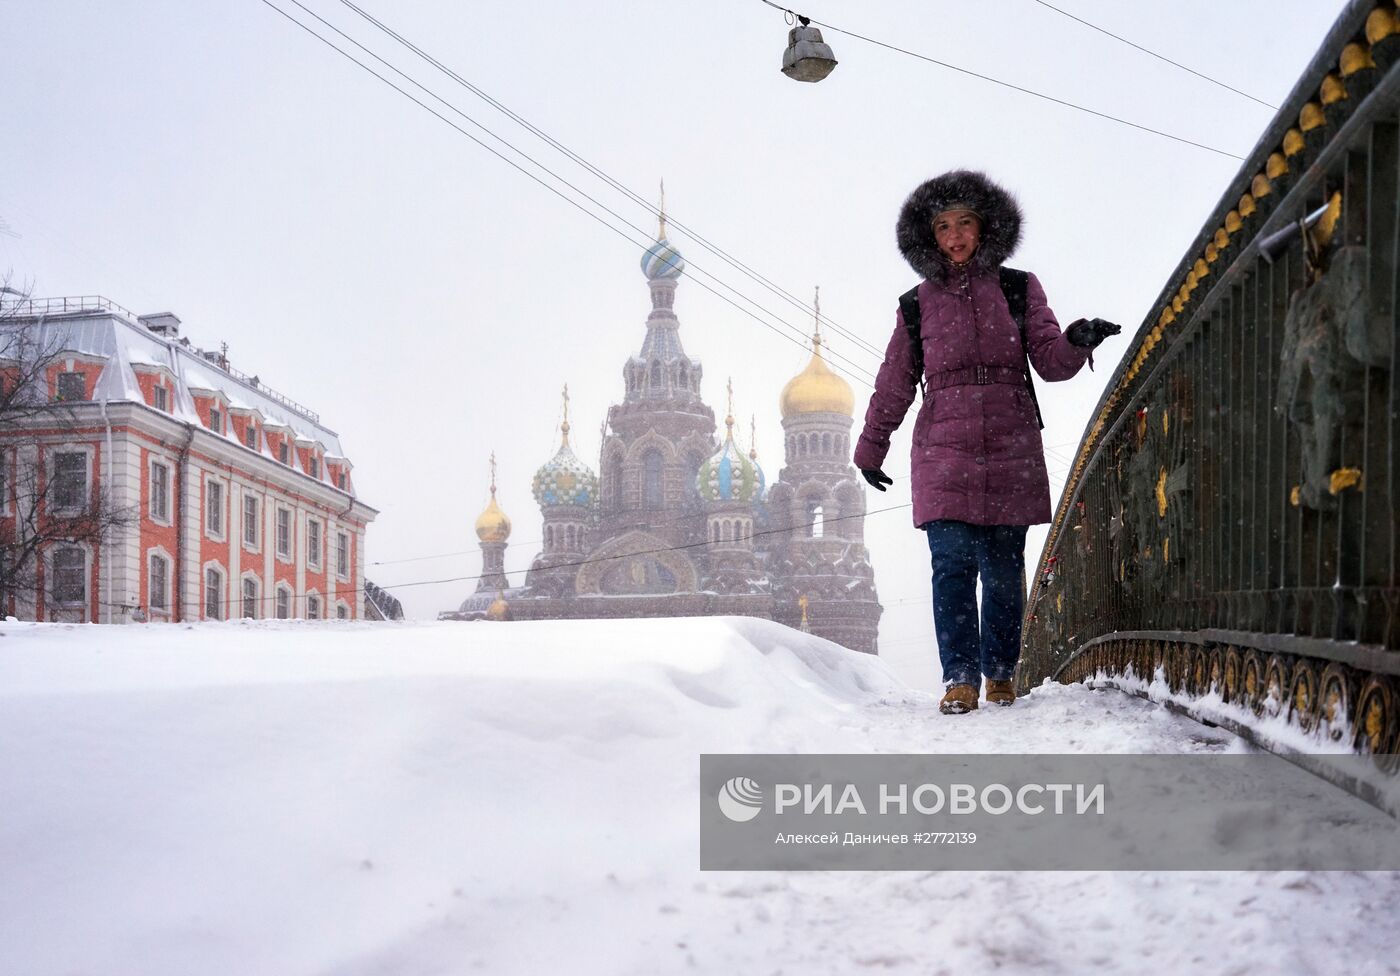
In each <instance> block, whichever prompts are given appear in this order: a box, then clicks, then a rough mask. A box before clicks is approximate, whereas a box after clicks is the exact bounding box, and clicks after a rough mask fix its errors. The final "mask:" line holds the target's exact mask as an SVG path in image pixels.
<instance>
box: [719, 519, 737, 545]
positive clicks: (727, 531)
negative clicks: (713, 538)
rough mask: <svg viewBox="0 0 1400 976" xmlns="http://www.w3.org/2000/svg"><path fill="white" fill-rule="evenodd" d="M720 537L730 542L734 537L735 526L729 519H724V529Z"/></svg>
mask: <svg viewBox="0 0 1400 976" xmlns="http://www.w3.org/2000/svg"><path fill="white" fill-rule="evenodd" d="M720 539H721V541H723V542H730V541H732V540H733V539H734V526H733V525H732V524H730V522H729V520H728V519H725V520H724V530H723V531H722V532H721V533H720Z"/></svg>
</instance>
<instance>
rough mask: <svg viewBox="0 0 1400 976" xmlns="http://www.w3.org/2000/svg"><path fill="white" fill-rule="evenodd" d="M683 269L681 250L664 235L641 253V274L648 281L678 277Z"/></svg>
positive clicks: (683, 260) (683, 261) (683, 262)
mask: <svg viewBox="0 0 1400 976" xmlns="http://www.w3.org/2000/svg"><path fill="white" fill-rule="evenodd" d="M684 271H685V259H684V258H682V257H681V252H680V251H677V250H676V248H675V245H673V244H672V243H671V242H670V241H668V240H666V238H664V237H663V238H661V239H660V240H658V241H657V242H656V243H655V244H653V245H652V246H651V247H649V248H647V249H646V253H644V254H643V255H642V274H644V275H646V276H647V280H648V281H656V280H657V279H659V278H671V279H675V278H679V277H680V276H681V274H682V273H683V272H684Z"/></svg>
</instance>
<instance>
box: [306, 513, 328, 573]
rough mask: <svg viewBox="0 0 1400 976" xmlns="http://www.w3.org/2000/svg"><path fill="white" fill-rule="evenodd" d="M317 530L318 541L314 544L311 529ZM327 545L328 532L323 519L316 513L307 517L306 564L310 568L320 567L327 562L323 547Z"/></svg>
mask: <svg viewBox="0 0 1400 976" xmlns="http://www.w3.org/2000/svg"><path fill="white" fill-rule="evenodd" d="M313 528H314V529H315V530H316V543H315V545H312V542H311V530H312V529H313ZM325 545H326V532H325V528H324V526H323V525H322V524H321V520H320V519H318V518H316V517H315V516H314V515H308V516H307V517H306V565H307V568H309V569H320V568H321V565H322V563H324V562H325V553H324V552H322V549H324V548H325Z"/></svg>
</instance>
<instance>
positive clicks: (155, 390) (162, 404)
mask: <svg viewBox="0 0 1400 976" xmlns="http://www.w3.org/2000/svg"><path fill="white" fill-rule="evenodd" d="M151 406H153V407H155V408H156V409H157V410H159V411H160V412H161V413H169V412H170V390H169V388H167V387H166V385H165V384H164V383H162V382H160V381H159V380H157V381H156V382H155V383H154V384H152V386H151Z"/></svg>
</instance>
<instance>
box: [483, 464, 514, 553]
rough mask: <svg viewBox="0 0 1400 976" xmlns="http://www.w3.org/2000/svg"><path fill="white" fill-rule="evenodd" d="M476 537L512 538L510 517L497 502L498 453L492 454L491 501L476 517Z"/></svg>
mask: <svg viewBox="0 0 1400 976" xmlns="http://www.w3.org/2000/svg"><path fill="white" fill-rule="evenodd" d="M476 537H477V538H478V539H480V540H481V541H482V542H505V541H506V540H507V539H509V538H510V519H509V518H507V517H506V513H505V512H503V511H502V510H501V506H500V505H498V504H496V455H495V453H494V452H493V453H492V455H491V501H489V502H488V503H487V504H486V508H485V509H484V510H483V511H482V513H481V514H480V515H478V516H477V517H476Z"/></svg>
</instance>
